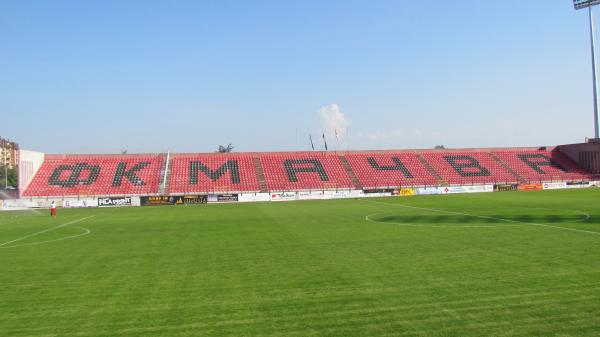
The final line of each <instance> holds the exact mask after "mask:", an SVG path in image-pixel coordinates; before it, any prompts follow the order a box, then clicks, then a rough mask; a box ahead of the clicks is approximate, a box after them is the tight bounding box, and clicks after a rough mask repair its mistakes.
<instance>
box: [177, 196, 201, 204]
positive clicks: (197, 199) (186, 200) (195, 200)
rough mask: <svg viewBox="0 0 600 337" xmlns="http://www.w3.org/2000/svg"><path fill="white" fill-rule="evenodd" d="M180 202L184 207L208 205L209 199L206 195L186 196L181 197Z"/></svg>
mask: <svg viewBox="0 0 600 337" xmlns="http://www.w3.org/2000/svg"><path fill="white" fill-rule="evenodd" d="M179 201H181V203H183V204H184V205H198V204H206V202H207V198H206V196H205V195H184V196H183V197H179Z"/></svg>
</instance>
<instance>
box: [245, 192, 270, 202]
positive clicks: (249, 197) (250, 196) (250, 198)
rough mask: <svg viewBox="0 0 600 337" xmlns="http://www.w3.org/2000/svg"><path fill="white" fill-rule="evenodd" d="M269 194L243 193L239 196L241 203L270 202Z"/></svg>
mask: <svg viewBox="0 0 600 337" xmlns="http://www.w3.org/2000/svg"><path fill="white" fill-rule="evenodd" d="M269 200H271V196H270V194H269V193H242V194H240V195H239V196H238V201H239V202H254V201H269Z"/></svg>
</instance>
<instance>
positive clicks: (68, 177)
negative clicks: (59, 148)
mask: <svg viewBox="0 0 600 337" xmlns="http://www.w3.org/2000/svg"><path fill="white" fill-rule="evenodd" d="M163 162H164V156H163V155H157V154H153V155H65V156H47V157H46V160H45V161H44V163H43V164H42V166H41V168H40V169H39V171H38V172H37V174H36V175H35V176H34V178H33V180H32V181H31V183H30V184H29V186H28V187H27V189H26V190H25V191H24V192H23V196H25V197H29V196H53V197H58V196H86V195H94V196H97V195H146V194H156V193H158V188H159V184H160V175H161V169H162V166H163Z"/></svg>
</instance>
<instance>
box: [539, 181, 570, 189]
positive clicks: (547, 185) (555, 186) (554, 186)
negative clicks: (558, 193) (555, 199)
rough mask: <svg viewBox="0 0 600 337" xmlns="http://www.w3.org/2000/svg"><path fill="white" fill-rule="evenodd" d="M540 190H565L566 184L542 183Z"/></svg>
mask: <svg viewBox="0 0 600 337" xmlns="http://www.w3.org/2000/svg"><path fill="white" fill-rule="evenodd" d="M542 188H543V189H545V190H558V189H563V188H567V183H566V182H552V183H543V184H542Z"/></svg>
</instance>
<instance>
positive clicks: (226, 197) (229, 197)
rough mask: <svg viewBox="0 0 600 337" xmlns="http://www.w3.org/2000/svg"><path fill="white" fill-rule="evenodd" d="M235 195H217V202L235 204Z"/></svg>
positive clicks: (236, 198) (236, 197) (236, 196)
mask: <svg viewBox="0 0 600 337" xmlns="http://www.w3.org/2000/svg"><path fill="white" fill-rule="evenodd" d="M237 201H238V195H237V194H217V202H237Z"/></svg>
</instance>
